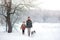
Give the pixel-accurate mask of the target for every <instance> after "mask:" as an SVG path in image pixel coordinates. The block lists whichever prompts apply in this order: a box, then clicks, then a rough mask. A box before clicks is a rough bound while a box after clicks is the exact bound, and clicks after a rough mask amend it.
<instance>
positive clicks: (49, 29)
mask: <svg viewBox="0 0 60 40" xmlns="http://www.w3.org/2000/svg"><path fill="white" fill-rule="evenodd" d="M20 25H21V24H16V25H15V27H14V28H13V29H14V30H13V32H12V33H7V32H5V27H4V26H0V40H60V23H37V22H36V23H33V28H32V29H31V31H33V30H35V31H36V33H35V34H34V35H32V36H30V37H28V35H27V29H26V30H25V35H22V32H21V29H20V28H19V27H20Z"/></svg>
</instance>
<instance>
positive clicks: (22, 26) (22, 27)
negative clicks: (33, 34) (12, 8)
mask: <svg viewBox="0 0 60 40" xmlns="http://www.w3.org/2000/svg"><path fill="white" fill-rule="evenodd" d="M25 28H26V25H25V21H23V23H22V25H21V29H22V34H24V32H25Z"/></svg>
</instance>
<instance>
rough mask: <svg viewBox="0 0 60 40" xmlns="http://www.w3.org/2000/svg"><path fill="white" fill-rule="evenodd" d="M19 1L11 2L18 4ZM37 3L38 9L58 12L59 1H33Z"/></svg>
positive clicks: (59, 8) (59, 7)
mask: <svg viewBox="0 0 60 40" xmlns="http://www.w3.org/2000/svg"><path fill="white" fill-rule="evenodd" d="M19 2H20V0H13V3H15V4H18V3H19ZM34 3H35V4H36V3H38V4H39V5H38V7H39V8H41V9H47V10H60V0H34Z"/></svg>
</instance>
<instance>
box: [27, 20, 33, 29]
mask: <svg viewBox="0 0 60 40" xmlns="http://www.w3.org/2000/svg"><path fill="white" fill-rule="evenodd" d="M31 27H32V21H31V20H27V21H26V28H31Z"/></svg>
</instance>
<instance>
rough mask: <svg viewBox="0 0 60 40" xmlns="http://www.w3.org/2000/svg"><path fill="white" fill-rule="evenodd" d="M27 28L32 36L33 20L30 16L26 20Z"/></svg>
mask: <svg viewBox="0 0 60 40" xmlns="http://www.w3.org/2000/svg"><path fill="white" fill-rule="evenodd" d="M26 28H27V29H28V36H30V30H31V28H32V21H31V19H30V17H28V20H27V21H26Z"/></svg>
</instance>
